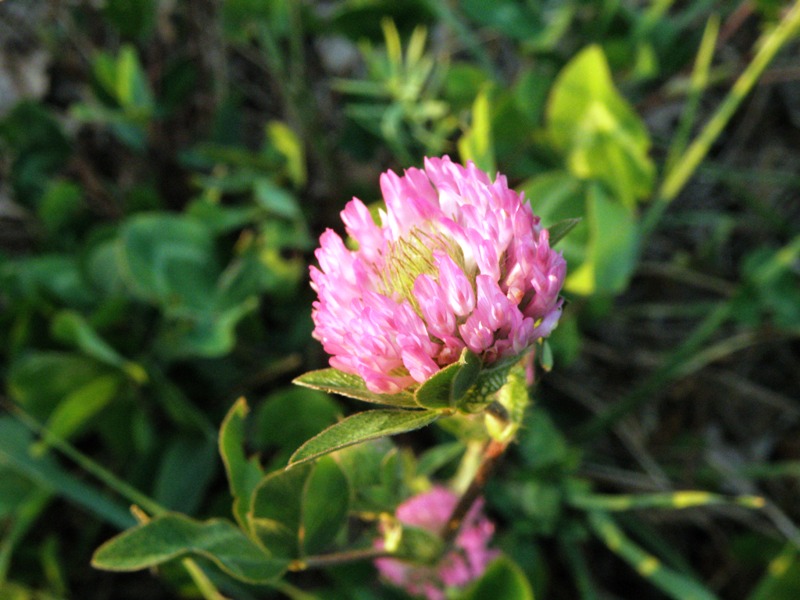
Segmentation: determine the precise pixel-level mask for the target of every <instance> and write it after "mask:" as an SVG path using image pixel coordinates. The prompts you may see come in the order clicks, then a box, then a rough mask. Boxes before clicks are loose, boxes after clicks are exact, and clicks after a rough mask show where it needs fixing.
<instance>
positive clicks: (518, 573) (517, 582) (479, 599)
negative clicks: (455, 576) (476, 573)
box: [461, 556, 533, 600]
mask: <svg viewBox="0 0 800 600" xmlns="http://www.w3.org/2000/svg"><path fill="white" fill-rule="evenodd" d="M485 598H496V599H497V600H500V599H502V600H533V589H532V588H531V584H530V583H529V582H528V579H527V578H526V577H525V573H524V572H523V571H522V569H521V568H520V567H519V565H517V564H516V563H515V562H514V561H512V560H511V559H510V558H508V557H506V556H502V557H500V558H498V559H496V560H494V561H493V562H492V564H490V565H489V567H488V568H487V569H486V572H485V573H484V574H483V576H482V577H481V578H480V579H478V581H476V582H475V583H474V584H473V585H472V586H471V587H470V588H469V590H467V593H466V594H465V595H464V596H463V597H462V599H461V600H484V599H485Z"/></svg>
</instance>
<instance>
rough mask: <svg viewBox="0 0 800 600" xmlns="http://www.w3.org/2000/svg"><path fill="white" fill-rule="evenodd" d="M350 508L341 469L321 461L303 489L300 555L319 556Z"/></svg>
mask: <svg viewBox="0 0 800 600" xmlns="http://www.w3.org/2000/svg"><path fill="white" fill-rule="evenodd" d="M349 508H350V486H349V482H348V481H347V477H345V475H344V473H343V472H342V469H341V467H340V466H339V465H338V464H337V462H336V461H335V460H333V459H332V458H331V457H329V456H325V457H322V458H321V459H320V460H319V461H317V464H316V465H314V470H313V471H312V472H311V475H310V476H309V478H308V480H307V481H306V485H305V488H304V489H303V496H302V503H301V515H302V517H301V521H302V523H301V525H300V532H299V533H300V549H301V551H302V553H303V554H304V555H314V554H321V553H322V552H324V551H325V550H326V549H327V547H328V546H329V545H330V543H331V542H332V541H333V540H334V538H335V537H336V534H337V533H339V530H341V528H342V526H343V525H344V524H345V522H346V520H347V513H348V510H349Z"/></svg>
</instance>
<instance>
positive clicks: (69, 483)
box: [0, 417, 133, 528]
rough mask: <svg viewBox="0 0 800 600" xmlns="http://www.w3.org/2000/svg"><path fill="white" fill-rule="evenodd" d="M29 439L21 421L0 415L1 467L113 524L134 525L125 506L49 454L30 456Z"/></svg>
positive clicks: (118, 525)
mask: <svg viewBox="0 0 800 600" xmlns="http://www.w3.org/2000/svg"><path fill="white" fill-rule="evenodd" d="M32 442H33V439H32V436H31V433H30V432H29V431H28V430H27V429H26V428H25V427H24V426H23V425H22V424H21V423H19V422H18V421H15V420H14V419H12V418H10V417H0V466H2V467H7V468H9V469H12V470H13V471H15V472H16V473H18V474H19V475H22V476H23V477H25V478H26V479H28V480H30V481H31V482H33V483H35V484H36V485H37V486H39V487H41V488H42V489H44V490H49V491H52V492H54V493H56V494H58V495H60V496H61V497H62V498H65V499H66V500H68V501H69V502H72V503H73V504H75V505H77V506H80V507H82V508H84V509H86V510H88V511H89V512H91V513H92V514H94V515H96V516H97V517H99V518H100V519H102V520H103V521H105V522H106V523H110V524H112V525H114V526H115V527H119V528H125V527H130V526H131V524H133V518H132V517H131V515H130V513H129V512H128V511H127V510H126V508H125V507H124V506H121V505H119V504H117V503H116V502H113V501H111V500H109V499H108V497H107V494H106V493H105V492H102V491H100V490H98V489H95V488H94V487H92V486H90V485H88V484H86V483H84V482H83V481H81V480H80V479H78V478H76V477H75V476H74V475H72V474H71V473H69V472H68V471H65V470H63V469H61V467H59V466H58V464H57V463H56V462H55V461H54V460H53V457H52V456H51V455H49V454H46V455H44V456H37V457H35V456H33V455H32V454H31V452H30V447H31V444H32Z"/></svg>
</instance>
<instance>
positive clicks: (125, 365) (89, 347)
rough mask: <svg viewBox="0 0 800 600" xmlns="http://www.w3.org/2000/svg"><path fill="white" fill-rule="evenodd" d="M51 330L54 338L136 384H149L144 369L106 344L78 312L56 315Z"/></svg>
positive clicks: (70, 311)
mask: <svg viewBox="0 0 800 600" xmlns="http://www.w3.org/2000/svg"><path fill="white" fill-rule="evenodd" d="M50 328H51V330H52V332H53V336H54V337H55V338H56V339H59V340H61V341H63V342H68V343H70V344H74V345H75V346H76V347H78V348H80V350H81V351H83V353H84V354H86V355H87V356H91V357H92V358H95V359H97V360H98V361H100V362H102V363H105V364H107V365H110V366H112V367H117V368H118V369H121V370H122V371H124V372H125V373H126V374H127V375H128V376H129V377H130V378H131V379H133V380H134V381H135V382H136V383H146V382H147V372H146V371H145V370H144V368H143V367H142V366H141V365H139V364H136V363H134V362H131V361H129V360H127V359H126V358H125V357H124V356H122V355H121V354H120V353H119V352H117V351H116V350H115V349H114V348H113V347H112V346H111V345H110V344H109V343H108V342H106V341H105V340H104V339H103V338H102V337H100V335H99V334H98V333H97V332H96V331H95V330H94V328H93V327H92V326H91V325H90V324H89V323H88V322H87V321H86V319H85V318H84V317H83V316H82V315H81V314H80V313H78V312H76V311H73V310H62V311H60V312H58V313H56V315H55V317H54V318H53V320H52V322H51V324H50Z"/></svg>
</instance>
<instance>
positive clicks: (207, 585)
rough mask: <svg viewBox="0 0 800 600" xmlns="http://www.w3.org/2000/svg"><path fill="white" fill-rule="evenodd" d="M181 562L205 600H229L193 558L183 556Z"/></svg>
mask: <svg viewBox="0 0 800 600" xmlns="http://www.w3.org/2000/svg"><path fill="white" fill-rule="evenodd" d="M181 564H183V568H184V569H186V572H187V573H188V574H189V576H190V577H191V578H192V581H194V584H195V586H197V589H198V591H199V592H200V595H201V596H202V597H203V598H205V600H229V599H228V598H227V597H226V596H223V595H222V594H221V593H220V592H219V590H218V589H217V588H216V586H215V585H214V583H213V582H212V581H211V580H210V579H209V578H208V575H206V574H205V572H204V571H203V569H201V568H200V567H199V566H198V565H197V563H196V562H195V561H194V559H191V558H184V559H183V560H182V561H181Z"/></svg>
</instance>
